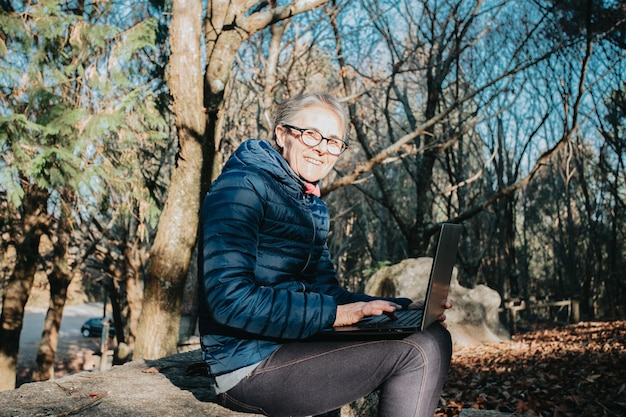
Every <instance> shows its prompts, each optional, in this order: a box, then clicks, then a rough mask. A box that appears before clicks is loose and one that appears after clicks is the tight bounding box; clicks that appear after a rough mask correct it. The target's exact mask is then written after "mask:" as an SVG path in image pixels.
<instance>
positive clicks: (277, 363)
mask: <svg viewBox="0 0 626 417" xmlns="http://www.w3.org/2000/svg"><path fill="white" fill-rule="evenodd" d="M451 356H452V342H451V339H450V334H449V333H448V331H447V330H446V329H445V328H444V327H443V326H441V325H440V324H439V323H435V324H433V325H431V326H430V327H429V328H428V329H426V331H424V332H418V333H414V334H412V335H410V336H407V337H405V338H404V339H397V340H369V341H349V342H334V341H333V342H327V341H324V342H301V343H289V344H285V345H283V346H282V347H280V348H279V349H278V350H277V351H276V352H274V353H273V354H272V355H271V356H270V357H268V358H267V359H266V360H265V361H263V362H262V363H261V364H260V365H259V366H258V367H257V368H256V369H255V370H254V371H253V372H252V373H251V374H250V375H249V376H247V377H246V378H244V379H243V380H242V381H241V382H239V384H237V385H236V386H235V387H233V388H232V389H231V390H229V391H228V392H226V393H224V394H221V395H220V398H221V400H222V404H223V405H224V406H225V407H228V408H230V409H232V410H235V411H242V412H248V413H256V414H264V415H268V416H275V417H281V416H293V417H295V416H312V415H316V414H322V413H325V412H328V411H331V410H335V409H337V408H340V407H341V406H343V405H345V404H348V403H350V402H352V401H354V400H357V399H359V398H361V397H364V396H366V395H367V394H369V393H371V392H373V391H375V390H376V389H379V388H380V392H379V400H380V402H379V409H378V414H379V415H380V416H381V417H432V416H433V414H434V411H435V408H436V407H437V403H438V401H439V396H440V394H441V390H442V388H443V385H444V383H445V380H446V377H447V375H448V369H449V367H450V358H451Z"/></svg>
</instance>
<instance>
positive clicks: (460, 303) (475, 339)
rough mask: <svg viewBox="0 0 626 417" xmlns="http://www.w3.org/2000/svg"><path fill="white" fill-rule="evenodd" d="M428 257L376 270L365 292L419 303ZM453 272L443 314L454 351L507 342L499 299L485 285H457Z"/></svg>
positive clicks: (426, 272) (425, 276)
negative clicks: (466, 286) (450, 304)
mask: <svg viewBox="0 0 626 417" xmlns="http://www.w3.org/2000/svg"><path fill="white" fill-rule="evenodd" d="M432 263H433V260H432V258H428V257H424V258H411V259H405V260H404V261H402V262H400V263H398V264H396V265H392V266H388V267H385V268H382V269H380V270H378V271H377V272H376V273H375V274H374V275H373V276H372V277H371V278H370V280H369V281H368V283H367V286H366V287H365V292H366V293H367V294H371V295H380V296H385V297H407V298H410V299H412V300H423V299H424V298H425V296H426V287H427V286H428V279H429V276H430V269H431V267H432ZM457 272H458V271H457V269H456V268H454V271H453V273H452V282H451V283H450V293H449V296H448V299H449V300H450V302H451V303H452V305H453V308H451V309H450V310H448V311H446V316H447V320H446V323H447V324H448V330H450V334H451V335H452V341H453V343H454V346H455V348H460V347H463V346H468V345H476V344H481V343H488V342H499V341H502V340H509V339H510V338H511V336H510V334H509V333H508V332H507V331H506V329H505V328H504V326H503V325H502V324H501V323H500V320H499V317H498V309H499V308H500V301H501V300H500V296H499V295H498V293H497V292H496V291H494V290H492V289H491V288H489V287H487V286H485V285H478V286H476V287H475V288H465V287H463V286H461V285H460V284H459V282H458V279H457Z"/></svg>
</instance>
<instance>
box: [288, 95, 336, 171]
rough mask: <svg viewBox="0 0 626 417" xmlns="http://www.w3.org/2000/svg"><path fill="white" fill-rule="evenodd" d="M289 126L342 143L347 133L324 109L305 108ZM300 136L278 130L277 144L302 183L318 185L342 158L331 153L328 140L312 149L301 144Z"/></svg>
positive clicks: (289, 129) (321, 107)
mask: <svg viewBox="0 0 626 417" xmlns="http://www.w3.org/2000/svg"><path fill="white" fill-rule="evenodd" d="M289 124H290V125H292V126H295V127H298V128H302V129H311V130H316V131H318V132H319V133H321V134H322V136H323V137H325V138H329V139H341V140H343V131H344V130H343V126H341V121H340V119H339V118H338V117H337V115H336V114H335V113H334V112H333V111H332V110H330V109H328V108H327V107H325V106H321V105H313V106H308V107H305V108H303V109H302V110H300V112H298V113H297V115H296V117H294V118H293V119H292V120H290V122H289ZM300 135H301V133H300V132H299V131H297V130H294V129H291V128H288V127H285V126H281V125H279V126H276V143H277V144H278V146H280V147H281V148H282V150H283V152H282V155H283V157H284V158H285V159H286V160H287V163H289V166H290V167H291V169H292V170H293V171H294V172H295V173H296V174H297V175H298V176H300V178H302V179H303V180H305V181H307V182H317V181H319V180H320V179H322V178H324V177H325V176H326V175H328V173H329V172H330V170H331V169H333V166H335V163H336V162H337V159H339V156H338V155H332V154H330V153H329V152H328V150H327V145H328V142H327V141H326V140H322V141H321V142H320V143H319V144H317V146H315V147H313V148H311V147H309V146H307V145H305V144H304V143H302V141H301V140H300Z"/></svg>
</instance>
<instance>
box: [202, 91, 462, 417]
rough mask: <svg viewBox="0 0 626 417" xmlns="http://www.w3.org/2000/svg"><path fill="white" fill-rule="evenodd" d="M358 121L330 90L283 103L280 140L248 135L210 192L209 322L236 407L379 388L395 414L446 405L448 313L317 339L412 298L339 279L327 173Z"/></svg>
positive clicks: (320, 405) (217, 373)
mask: <svg viewBox="0 0 626 417" xmlns="http://www.w3.org/2000/svg"><path fill="white" fill-rule="evenodd" d="M348 128H349V126H348V119H347V116H346V114H345V112H344V110H343V109H342V107H341V105H340V104H339V103H338V102H337V101H336V100H335V99H333V98H332V97H330V96H327V95H323V94H320V95H312V96H298V97H295V98H292V99H290V100H287V101H285V102H283V103H282V104H281V105H280V106H279V108H278V111H277V113H276V116H275V126H274V138H273V139H274V141H275V148H274V147H272V146H271V145H270V144H269V143H268V142H266V141H260V140H249V141H246V142H244V143H243V144H242V145H241V146H240V147H239V148H238V149H237V150H236V151H235V152H234V153H233V155H232V156H231V157H230V158H229V160H228V161H227V163H226V165H225V166H224V169H223V171H222V174H221V175H220V177H219V178H218V179H217V180H216V181H215V183H214V184H213V186H212V190H211V192H210V193H209V194H208V195H207V197H206V199H205V201H204V205H203V209H202V222H203V240H202V257H203V258H202V259H203V271H202V272H201V273H202V276H201V277H200V280H199V281H200V287H201V289H200V320H199V326H200V334H201V342H202V350H203V357H204V360H205V361H206V363H207V365H208V369H209V372H210V373H211V374H212V375H213V376H214V377H215V380H216V384H217V391H218V394H219V397H220V399H221V401H222V404H223V405H224V406H226V407H228V408H230V409H233V410H235V411H243V412H249V413H257V414H265V415H271V416H309V415H315V414H321V413H324V412H327V411H330V410H333V409H337V408H339V407H341V406H342V405H344V404H347V403H349V402H351V401H353V400H356V399H358V398H361V397H363V396H365V395H367V394H369V393H371V392H373V391H374V390H376V389H380V395H379V398H380V402H379V414H380V415H381V416H384V417H401V416H412V417H413V416H429V417H432V415H433V412H434V409H435V408H436V406H437V402H438V399H439V395H440V392H441V389H442V387H443V384H444V382H445V378H446V375H447V373H448V367H449V363H450V357H451V341H450V335H449V333H448V332H447V330H446V329H445V328H444V327H445V326H443V325H441V324H440V323H435V324H434V325H431V326H430V327H429V328H428V329H427V331H424V332H418V333H415V334H413V335H410V336H408V337H406V338H404V339H401V340H374V341H372V340H369V341H350V342H330V341H314V340H307V339H308V338H310V337H311V336H313V335H315V334H316V333H317V332H319V331H320V330H322V329H324V328H329V327H331V326H343V325H349V324H353V323H355V322H357V321H358V320H359V319H361V318H363V317H365V316H371V315H380V314H384V313H393V312H394V311H396V310H398V309H402V308H409V307H410V305H411V300H409V299H403V298H381V297H371V296H367V295H365V294H356V293H352V292H349V291H347V290H345V289H343V288H342V287H340V286H339V284H338V281H337V278H336V274H335V270H334V267H333V264H332V263H331V259H330V255H329V253H328V248H327V245H326V237H327V234H328V229H329V216H328V211H327V208H326V206H325V204H324V203H323V202H322V200H320V199H319V181H320V180H321V179H322V178H324V177H325V176H326V175H327V174H328V173H329V172H330V170H331V169H332V168H333V166H334V165H335V163H336V162H337V159H338V158H339V156H340V155H341V153H342V152H343V151H344V150H345V149H346V147H347V146H348V144H347V139H346V135H347V130H348ZM447 307H450V305H449V304H448V305H447ZM443 320H445V317H444V316H442V317H441V321H442V322H443Z"/></svg>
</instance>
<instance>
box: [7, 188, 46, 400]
mask: <svg viewBox="0 0 626 417" xmlns="http://www.w3.org/2000/svg"><path fill="white" fill-rule="evenodd" d="M47 201H48V193H47V191H45V190H42V189H40V188H38V187H32V188H31V189H28V190H26V195H25V196H24V200H23V214H22V218H21V221H22V224H21V227H22V235H21V236H20V237H19V238H18V239H16V240H17V243H16V252H17V254H18V256H17V262H16V265H15V269H14V270H13V274H12V275H11V276H10V277H9V279H8V280H7V283H6V287H5V292H4V297H3V300H2V315H1V316H0V391H5V390H10V389H14V388H15V376H16V368H17V357H18V353H19V348H20V334H21V333H22V324H23V322H24V307H25V306H26V302H27V301H28V298H29V297H30V291H31V288H32V286H33V281H34V279H35V272H36V271H37V258H38V257H39V241H40V239H41V235H42V234H43V232H44V230H45V229H46V227H47V225H48V219H47V216H46V204H47Z"/></svg>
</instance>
